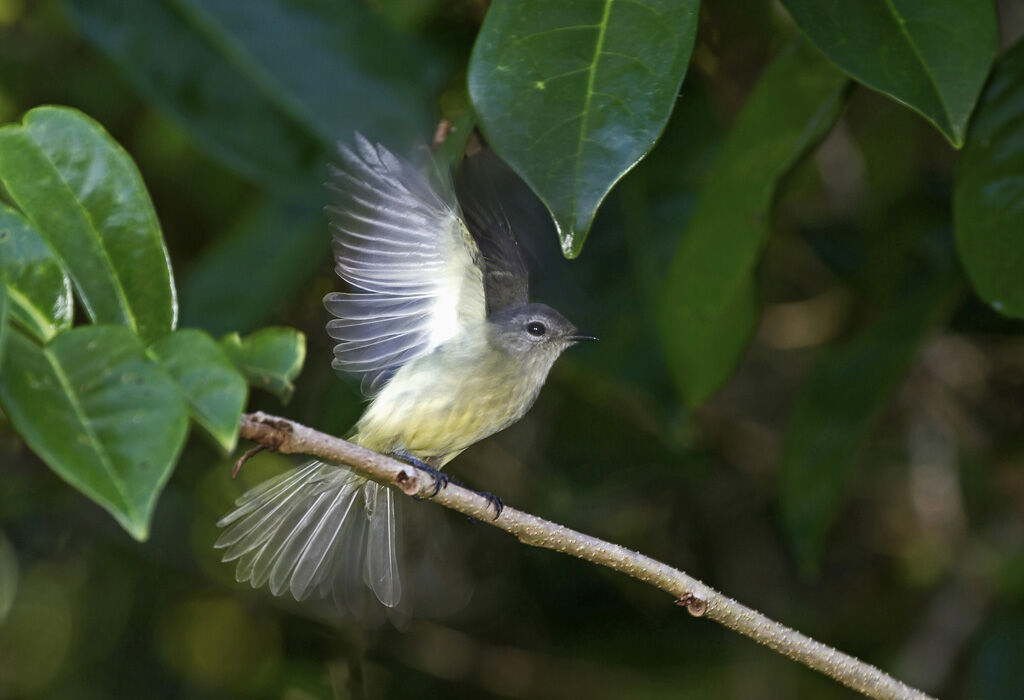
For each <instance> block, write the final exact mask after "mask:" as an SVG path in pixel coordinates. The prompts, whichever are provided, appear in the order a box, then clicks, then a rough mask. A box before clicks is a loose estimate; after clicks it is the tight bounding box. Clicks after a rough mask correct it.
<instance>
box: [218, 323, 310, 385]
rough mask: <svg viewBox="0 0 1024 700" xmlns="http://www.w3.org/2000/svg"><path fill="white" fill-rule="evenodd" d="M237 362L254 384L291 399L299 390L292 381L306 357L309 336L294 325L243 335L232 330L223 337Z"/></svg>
mask: <svg viewBox="0 0 1024 700" xmlns="http://www.w3.org/2000/svg"><path fill="white" fill-rule="evenodd" d="M220 345H221V347H222V348H224V350H225V351H227V354H228V356H229V357H230V358H231V360H232V361H233V362H234V363H235V365H236V366H237V367H238V368H239V369H240V370H242V373H243V374H245V376H246V377H248V379H249V383H250V384H252V385H253V386H256V387H259V388H261V389H265V390H266V391H269V392H270V393H272V394H275V395H276V396H277V397H278V398H280V399H281V400H282V401H285V402H287V401H288V400H289V399H291V397H292V392H294V391H295V385H294V384H292V381H293V380H294V379H295V378H296V377H297V376H299V372H300V371H301V370H302V363H303V362H304V361H305V359H306V336H305V335H303V334H302V333H300V332H299V331H297V330H295V329H294V328H282V327H271V328H263V329H261V330H258V331H256V332H255V333H253V334H251V335H248V336H246V337H245V338H240V337H239V336H238V333H229V334H228V335H226V336H224V337H223V338H221V340H220Z"/></svg>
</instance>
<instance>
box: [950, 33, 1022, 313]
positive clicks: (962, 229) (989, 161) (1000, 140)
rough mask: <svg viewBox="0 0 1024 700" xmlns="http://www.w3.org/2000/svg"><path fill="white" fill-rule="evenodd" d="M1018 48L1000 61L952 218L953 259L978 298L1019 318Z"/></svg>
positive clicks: (962, 170)
mask: <svg viewBox="0 0 1024 700" xmlns="http://www.w3.org/2000/svg"><path fill="white" fill-rule="evenodd" d="M1021 114H1024V41H1018V42H1017V44H1016V45H1015V46H1014V47H1013V48H1012V49H1011V50H1010V51H1008V52H1007V53H1006V55H1005V56H1003V58H1002V59H1001V60H1000V62H999V65H998V66H997V67H996V69H995V71H993V73H992V79H991V80H990V81H989V84H988V87H987V88H986V89H985V93H984V95H983V96H982V98H981V104H980V105H979V106H978V111H977V113H976V114H975V116H974V121H973V122H972V123H971V130H970V132H969V133H968V135H967V145H966V146H965V147H964V151H963V155H962V156H961V158H960V164H959V166H958V168H957V174H956V186H955V190H954V200H953V213H954V219H955V223H956V242H957V248H958V249H959V253H960V259H961V260H962V261H963V263H964V267H965V268H966V269H967V274H968V276H969V277H970V279H971V284H972V285H973V286H974V289H975V290H976V291H977V293H978V296H980V297H981V298H982V299H984V300H985V301H986V302H988V303H989V304H991V305H992V308H994V309H995V310H996V311H998V312H999V313H1001V314H1005V315H1007V316H1013V317H1015V318H1024V284H1022V280H1024V208H1022V207H1021V202H1024V179H1022V178H1021V175H1022V173H1024V120H1022V119H1021Z"/></svg>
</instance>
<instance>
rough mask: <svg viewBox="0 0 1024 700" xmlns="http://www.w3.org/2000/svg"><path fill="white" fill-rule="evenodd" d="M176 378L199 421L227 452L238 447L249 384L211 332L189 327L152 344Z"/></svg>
mask: <svg viewBox="0 0 1024 700" xmlns="http://www.w3.org/2000/svg"><path fill="white" fill-rule="evenodd" d="M149 352H150V354H151V355H152V356H154V357H155V358H156V359H157V360H158V361H159V362H160V364H161V365H163V367H164V369H166V370H167V373H168V374H169V375H170V376H171V378H172V379H174V381H175V383H176V384H177V385H178V389H179V390H180V391H181V394H182V396H183V397H184V399H185V400H186V401H187V402H188V406H189V411H190V413H191V414H192V417H193V418H194V419H195V421H196V422H197V423H198V424H199V425H200V426H202V428H203V429H204V430H205V431H206V432H207V433H208V434H209V435H210V437H212V438H213V439H214V441H216V443H217V444H218V445H219V446H220V448H221V449H222V450H224V452H225V453H229V452H231V451H232V450H234V449H235V445H236V444H237V442H238V430H239V421H240V420H241V417H242V410H243V409H244V408H245V401H246V399H247V398H248V396H249V386H248V384H246V381H245V378H244V377H243V376H242V374H241V373H240V372H239V371H238V369H237V368H236V367H235V365H234V363H233V362H232V361H231V358H229V357H228V355H227V353H226V352H225V351H224V349H223V348H221V346H220V345H218V344H217V343H216V341H214V340H213V338H211V337H210V336H209V335H207V334H206V333H204V332H203V331H200V330H196V329H193V328H187V329H183V330H179V331H175V332H174V333H172V334H170V335H168V336H165V337H163V338H161V339H160V340H159V341H157V342H156V343H155V344H154V345H152V346H151V347H150V348H149Z"/></svg>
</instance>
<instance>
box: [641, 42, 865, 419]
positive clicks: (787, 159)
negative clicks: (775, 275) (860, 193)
mask: <svg viewBox="0 0 1024 700" xmlns="http://www.w3.org/2000/svg"><path fill="white" fill-rule="evenodd" d="M846 85H847V80H846V77H845V76H844V75H843V74H842V73H841V72H840V71H839V70H838V69H837V68H835V66H833V65H832V64H831V63H830V62H829V61H828V60H827V59H826V58H825V57H824V56H822V55H821V54H820V53H818V51H817V50H815V49H814V48H813V47H811V46H809V45H808V44H807V43H806V42H803V41H797V42H795V43H794V44H793V45H791V46H789V47H787V48H786V49H785V50H784V51H783V52H782V53H781V54H780V55H779V56H778V57H777V58H776V59H775V60H774V61H773V62H772V63H771V65H770V66H769V67H768V68H767V69H766V70H765V73H764V75H763V76H762V77H761V79H760V81H759V82H758V84H757V86H756V88H755V89H754V92H753V94H752V95H751V96H750V98H749V99H748V101H747V104H746V105H744V107H743V111H742V112H741V113H740V116H739V117H738V118H737V120H736V123H735V125H734V126H733V128H732V131H731V132H730V133H729V136H728V138H727V139H726V142H725V144H724V145H723V146H722V151H721V153H720V154H719V156H718V159H717V161H716V162H715V164H714V166H713V167H712V169H711V172H710V173H709V174H708V176H707V180H706V181H705V184H704V186H703V188H702V189H701V192H700V196H699V198H698V200H697V205H696V209H695V211H694V213H693V216H692V217H691V218H690V221H689V223H688V225H687V226H686V230H685V232H684V234H683V237H682V241H681V243H680V244H679V247H678V249H677V250H676V252H675V254H674V256H673V258H672V263H671V265H670V267H669V271H668V276H667V278H666V281H665V285H664V287H663V290H662V295H661V307H660V311H659V326H660V329H661V336H662V344H663V346H664V349H665V352H666V358H667V360H668V363H669V367H670V369H671V370H672V374H673V377H674V379H675V382H676V385H677V388H678V390H679V392H680V393H681V394H682V396H683V398H684V400H685V401H686V403H687V404H689V405H690V406H697V405H700V404H701V403H703V402H704V401H705V400H706V399H707V398H708V397H709V396H710V395H711V394H712V393H713V392H714V391H715V390H716V389H718V387H719V386H721V384H722V383H723V382H724V381H725V379H726V378H727V377H728V376H729V374H730V373H731V372H732V370H733V368H734V367H735V365H736V362H737V361H738V360H739V358H740V355H741V354H742V352H743V349H744V347H745V346H746V343H747V341H748V340H749V337H750V334H751V333H752V331H753V328H754V324H755V322H756V320H757V310H756V304H755V299H754V285H753V279H752V275H753V271H754V266H755V264H756V263H757V260H758V258H759V257H760V254H761V250H762V247H763V245H764V242H765V239H766V238H767V236H768V231H769V224H770V220H771V204H772V198H773V196H774V193H775V187H776V184H777V183H778V181H779V178H781V177H782V176H783V175H784V174H785V173H786V172H788V171H789V169H790V168H791V167H792V166H793V164H794V163H795V162H796V161H797V160H798V159H799V158H800V157H801V156H802V155H804V154H805V153H806V152H807V150H808V149H809V148H810V147H811V146H813V145H814V144H815V143H816V142H817V141H818V140H819V139H820V138H821V137H822V136H823V135H824V134H825V133H826V132H827V131H828V130H829V128H831V126H832V124H833V122H834V121H835V119H836V117H837V116H838V115H839V112H840V110H841V108H842V105H843V102H844V95H845V92H846Z"/></svg>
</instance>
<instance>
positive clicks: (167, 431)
mask: <svg viewBox="0 0 1024 700" xmlns="http://www.w3.org/2000/svg"><path fill="white" fill-rule="evenodd" d="M0 402H2V404H3V409H4V412H5V413H6V414H7V415H8V417H9V418H10V419H11V423H13V424H14V427H15V428H16V429H17V431H18V433H19V434H20V435H21V436H22V437H23V438H24V439H25V441H26V442H27V443H28V445H29V447H31V448H32V450H33V451H34V452H35V453H36V454H37V455H39V456H40V457H41V458H42V459H43V461H44V462H46V463H47V464H48V465H49V466H50V468H52V469H53V470H54V471H55V472H57V474H59V475H60V476H61V478H63V479H64V480H66V481H67V482H68V483H70V484H71V485H72V486H74V487H75V488H77V489H78V490H79V491H81V492H82V493H84V494H85V495H87V496H88V497H89V498H91V499H92V500H93V501H95V502H96V503H98V504H99V505H101V506H103V507H104V508H106V509H107V510H108V511H109V512H110V513H111V514H112V515H113V516H114V517H115V518H116V519H117V521H118V522H119V523H121V525H122V526H123V527H124V528H125V530H127V531H128V532H129V533H130V534H131V535H132V536H133V537H135V538H136V539H139V540H144V539H146V537H147V536H148V533H149V524H150V520H151V519H152V515H153V509H154V506H155V504H156V499H157V496H158V495H159V494H160V491H161V490H162V489H163V486H164V484H165V483H166V482H167V479H168V477H169V476H170V474H171V470H172V468H173V466H174V463H175V460H176V459H177V456H178V453H179V451H180V449H181V446H182V444H183V443H184V441H185V435H186V432H187V429H188V413H187V408H186V406H185V402H184V401H183V400H182V398H181V396H180V395H179V393H178V389H177V388H176V387H175V385H174V382H173V381H172V380H171V378H170V377H168V376H167V373H166V372H165V371H164V370H163V369H161V368H160V367H159V366H158V365H157V364H155V363H154V362H152V361H151V360H150V359H149V358H148V357H147V356H146V352H145V349H144V348H143V346H142V344H141V343H140V342H139V339H138V337H137V336H136V335H135V334H134V333H133V332H132V331H131V330H129V329H127V328H124V327H122V326H83V327H80V328H75V329H73V330H70V331H66V332H63V333H60V334H58V335H57V337H56V338H54V340H53V342H51V343H50V344H49V345H47V346H45V347H40V346H39V345H37V344H35V343H34V342H33V341H32V340H29V338H28V337H27V336H25V335H23V334H21V333H20V332H18V331H16V330H14V329H11V332H10V337H9V339H8V343H7V353H6V357H5V358H4V366H3V371H2V372H0Z"/></svg>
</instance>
